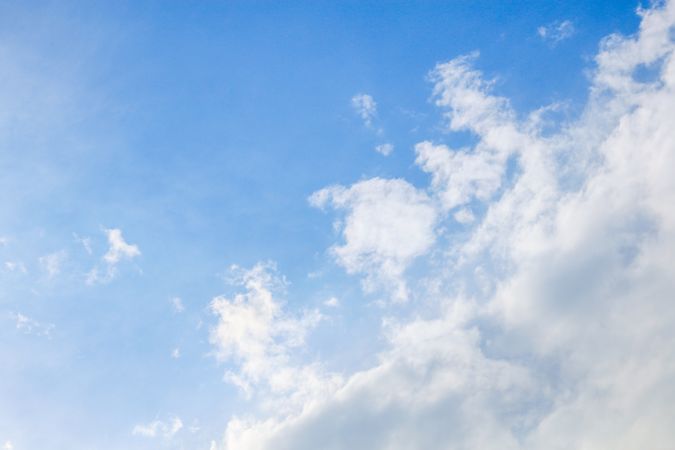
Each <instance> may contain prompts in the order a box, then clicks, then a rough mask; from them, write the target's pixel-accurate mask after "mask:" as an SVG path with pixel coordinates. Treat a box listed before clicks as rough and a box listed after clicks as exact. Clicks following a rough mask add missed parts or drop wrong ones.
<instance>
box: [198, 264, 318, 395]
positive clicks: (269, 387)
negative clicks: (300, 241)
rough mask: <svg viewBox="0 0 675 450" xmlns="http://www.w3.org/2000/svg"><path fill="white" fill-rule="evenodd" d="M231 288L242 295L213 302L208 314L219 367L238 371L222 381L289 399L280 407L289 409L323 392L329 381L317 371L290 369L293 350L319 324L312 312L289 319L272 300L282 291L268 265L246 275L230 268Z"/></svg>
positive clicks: (305, 367) (294, 365) (301, 367)
mask: <svg viewBox="0 0 675 450" xmlns="http://www.w3.org/2000/svg"><path fill="white" fill-rule="evenodd" d="M232 269H233V272H234V274H235V276H234V277H233V278H232V280H231V281H232V282H233V283H234V284H236V285H239V286H241V287H243V288H244V289H245V292H243V293H239V294H237V295H235V296H234V297H233V298H231V299H229V298H226V297H222V296H221V297H216V298H214V299H213V301H212V302H211V310H212V311H213V313H214V314H215V315H216V316H217V317H218V323H217V325H216V327H215V328H212V329H211V337H210V340H211V343H212V344H213V345H214V346H215V347H216V354H217V356H218V357H219V359H221V360H222V361H231V362H235V363H237V364H238V365H239V369H238V371H236V372H233V371H228V373H227V374H226V379H227V380H228V381H229V382H231V383H233V384H235V385H237V386H238V387H240V388H241V389H242V390H243V391H244V393H245V394H247V395H248V394H250V393H251V390H252V389H253V388H254V387H255V388H258V389H263V390H265V391H266V392H267V394H268V395H269V396H270V398H272V397H274V396H277V395H279V394H288V395H289V399H288V401H284V402H283V405H277V406H278V407H282V406H283V407H284V408H289V407H291V405H292V404H295V403H296V402H297V401H298V399H300V398H305V397H307V396H309V395H310V393H312V394H313V393H315V391H317V390H319V389H324V385H325V384H326V383H330V377H329V378H327V379H326V380H324V379H323V375H321V374H320V373H319V372H318V371H317V370H316V368H315V367H313V366H311V365H301V364H297V363H294V362H293V361H292V358H291V350H292V349H294V348H298V347H301V346H302V345H303V344H304V341H305V335H306V334H307V332H308V331H309V330H310V329H312V328H314V327H315V326H316V325H317V323H318V322H319V321H320V320H321V315H320V314H319V312H318V311H316V310H311V311H305V312H304V313H303V314H302V315H300V316H298V317H294V316H291V315H289V314H287V313H286V312H285V311H284V309H283V304H282V303H281V302H280V301H278V300H277V299H276V298H275V292H276V293H278V292H279V291H280V290H281V289H282V288H283V285H284V280H283V279H282V278H280V277H278V276H277V275H276V269H275V266H274V265H273V264H272V263H259V264H257V265H255V266H254V267H253V268H252V269H249V270H244V269H241V268H239V267H238V266H233V268H232Z"/></svg>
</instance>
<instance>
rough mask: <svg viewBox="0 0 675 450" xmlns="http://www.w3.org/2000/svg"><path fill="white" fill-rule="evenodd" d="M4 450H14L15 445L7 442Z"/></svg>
mask: <svg viewBox="0 0 675 450" xmlns="http://www.w3.org/2000/svg"><path fill="white" fill-rule="evenodd" d="M2 448H3V450H13V449H14V445H12V442H11V441H6V442H5V445H3V446H2Z"/></svg>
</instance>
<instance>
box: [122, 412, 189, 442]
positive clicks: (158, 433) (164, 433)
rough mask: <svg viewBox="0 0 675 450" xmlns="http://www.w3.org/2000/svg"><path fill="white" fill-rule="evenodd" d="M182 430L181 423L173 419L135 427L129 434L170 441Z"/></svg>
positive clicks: (179, 420)
mask: <svg viewBox="0 0 675 450" xmlns="http://www.w3.org/2000/svg"><path fill="white" fill-rule="evenodd" d="M182 428H183V421H182V420H181V419H180V418H179V417H174V418H173V419H171V420H170V421H169V422H162V421H161V420H155V421H153V422H150V423H148V424H139V425H136V426H135V427H134V429H133V430H132V432H131V434H133V435H134V436H143V437H147V438H155V437H162V438H164V439H171V438H172V437H173V436H174V435H175V434H176V433H178V432H179V431H180V430H181V429H182Z"/></svg>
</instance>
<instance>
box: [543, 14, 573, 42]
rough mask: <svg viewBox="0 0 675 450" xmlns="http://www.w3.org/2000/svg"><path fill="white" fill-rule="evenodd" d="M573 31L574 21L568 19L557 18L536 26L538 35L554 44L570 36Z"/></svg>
mask: <svg viewBox="0 0 675 450" xmlns="http://www.w3.org/2000/svg"><path fill="white" fill-rule="evenodd" d="M575 32H576V29H575V27H574V23H572V21H570V20H557V21H555V22H551V23H549V24H548V25H542V26H540V27H539V28H537V34H538V35H539V37H540V38H542V39H543V40H545V41H547V42H548V43H550V44H551V45H556V44H558V43H559V42H561V41H564V40H565V39H569V38H571V37H572V36H574V33H575Z"/></svg>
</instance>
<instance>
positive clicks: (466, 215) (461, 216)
mask: <svg viewBox="0 0 675 450" xmlns="http://www.w3.org/2000/svg"><path fill="white" fill-rule="evenodd" d="M453 217H454V218H455V220H456V221H457V222H459V223H463V224H468V223H471V222H473V221H474V220H476V216H474V215H473V213H472V212H471V210H470V209H468V208H462V209H460V210H459V211H457V212H456V213H455V214H454V215H453Z"/></svg>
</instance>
